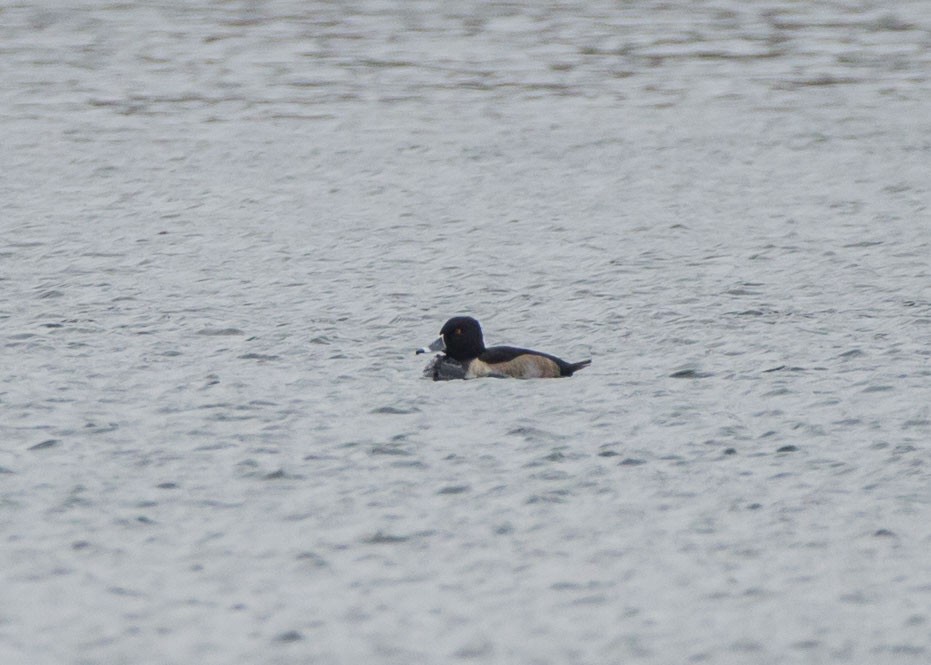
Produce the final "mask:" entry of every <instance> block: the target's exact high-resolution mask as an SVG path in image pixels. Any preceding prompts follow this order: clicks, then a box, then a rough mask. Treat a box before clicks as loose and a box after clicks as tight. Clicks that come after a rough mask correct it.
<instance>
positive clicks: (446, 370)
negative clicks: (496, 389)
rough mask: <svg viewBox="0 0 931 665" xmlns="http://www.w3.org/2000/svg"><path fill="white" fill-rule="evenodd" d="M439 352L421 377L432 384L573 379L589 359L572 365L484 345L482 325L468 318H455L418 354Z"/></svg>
mask: <svg viewBox="0 0 931 665" xmlns="http://www.w3.org/2000/svg"><path fill="white" fill-rule="evenodd" d="M435 351H442V352H443V354H444V355H438V356H436V357H435V358H434V360H433V362H431V363H430V364H429V365H427V367H426V369H425V370H424V375H426V376H429V377H432V378H433V380H434V381H447V380H452V379H478V378H481V377H496V378H515V379H550V378H560V377H565V376H572V375H573V374H574V373H575V372H577V371H579V370H580V369H583V368H585V367H588V366H589V365H590V364H591V362H592V361H591V358H589V359H588V360H582V361H581V362H576V363H571V362H567V361H565V360H562V359H561V358H557V357H556V356H553V355H550V354H548V353H542V352H540V351H532V350H530V349H522V348H519V347H515V346H492V347H486V346H485V339H484V336H483V335H482V326H481V324H479V322H478V320H476V319H474V318H473V317H471V316H454V317H453V318H451V319H449V320H448V321H447V322H446V323H445V324H444V325H443V328H442V329H441V330H440V336H439V337H438V338H437V339H436V340H435V341H434V342H433V343H432V344H430V345H429V346H425V347H423V348H420V349H417V353H418V354H419V353H430V352H435Z"/></svg>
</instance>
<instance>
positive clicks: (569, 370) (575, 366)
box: [563, 358, 592, 376]
mask: <svg viewBox="0 0 931 665" xmlns="http://www.w3.org/2000/svg"><path fill="white" fill-rule="evenodd" d="M591 364H592V359H591V358H589V359H588V360H583V361H581V362H577V363H566V368H565V370H564V371H563V376H572V375H573V374H574V373H575V372H578V371H579V370H580V369H585V368H586V367H588V366H589V365H591Z"/></svg>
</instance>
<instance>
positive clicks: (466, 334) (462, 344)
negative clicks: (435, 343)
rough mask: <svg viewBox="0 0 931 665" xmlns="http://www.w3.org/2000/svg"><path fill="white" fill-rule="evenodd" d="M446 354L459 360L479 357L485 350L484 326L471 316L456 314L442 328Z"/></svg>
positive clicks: (464, 360)
mask: <svg viewBox="0 0 931 665" xmlns="http://www.w3.org/2000/svg"><path fill="white" fill-rule="evenodd" d="M440 337H441V338H442V339H443V342H444V343H445V345H446V355H448V356H449V357H450V358H453V359H454V360H458V361H459V362H466V361H469V360H472V359H473V358H478V357H479V356H480V355H481V354H482V352H483V351H484V350H485V340H484V339H482V327H481V326H480V325H479V323H478V321H476V320H475V319H473V318H472V317H471V316H454V317H453V318H451V319H450V320H449V321H447V322H446V324H445V325H444V326H443V329H442V330H440Z"/></svg>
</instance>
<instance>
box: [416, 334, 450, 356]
mask: <svg viewBox="0 0 931 665" xmlns="http://www.w3.org/2000/svg"><path fill="white" fill-rule="evenodd" d="M445 350H446V342H444V341H443V337H442V335H441V336H440V337H437V338H436V339H435V340H434V341H433V344H431V345H430V346H424V347H421V348H419V349H417V353H430V352H431V351H445Z"/></svg>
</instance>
